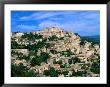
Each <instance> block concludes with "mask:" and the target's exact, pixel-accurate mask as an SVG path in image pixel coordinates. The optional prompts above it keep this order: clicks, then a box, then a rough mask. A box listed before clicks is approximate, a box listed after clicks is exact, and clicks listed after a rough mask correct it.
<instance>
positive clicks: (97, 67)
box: [90, 62, 100, 74]
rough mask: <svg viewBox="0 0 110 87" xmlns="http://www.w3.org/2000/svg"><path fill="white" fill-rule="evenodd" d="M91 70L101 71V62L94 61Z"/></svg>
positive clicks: (96, 72) (97, 72)
mask: <svg viewBox="0 0 110 87" xmlns="http://www.w3.org/2000/svg"><path fill="white" fill-rule="evenodd" d="M90 70H91V72H94V73H95V74H99V73H100V64H99V63H97V62H93V63H92V65H91V68H90Z"/></svg>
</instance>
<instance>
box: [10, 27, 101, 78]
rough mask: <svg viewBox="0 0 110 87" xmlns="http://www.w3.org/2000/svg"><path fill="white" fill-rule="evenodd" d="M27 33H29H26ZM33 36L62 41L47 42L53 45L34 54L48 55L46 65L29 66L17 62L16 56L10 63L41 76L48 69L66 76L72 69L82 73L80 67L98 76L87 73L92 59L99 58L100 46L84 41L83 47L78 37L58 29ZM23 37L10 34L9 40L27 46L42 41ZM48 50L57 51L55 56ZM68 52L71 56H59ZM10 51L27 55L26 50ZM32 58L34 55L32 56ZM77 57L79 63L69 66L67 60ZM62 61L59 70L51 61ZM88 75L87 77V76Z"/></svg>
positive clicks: (43, 31)
mask: <svg viewBox="0 0 110 87" xmlns="http://www.w3.org/2000/svg"><path fill="white" fill-rule="evenodd" d="M28 33H29V32H28ZM32 33H33V34H34V35H35V34H38V35H43V38H49V37H50V36H53V35H56V37H58V38H60V37H64V38H63V40H57V41H49V40H47V43H50V44H51V43H52V44H53V45H52V46H51V47H50V48H45V47H42V48H41V49H39V50H38V52H36V54H37V55H40V53H41V52H47V53H49V55H50V58H48V59H47V63H45V62H42V63H41V64H40V66H39V65H36V66H34V67H33V66H31V65H30V62H26V60H24V59H23V60H18V59H17V58H16V56H12V61H13V62H12V63H13V64H17V65H19V64H20V63H22V64H24V65H25V66H27V67H30V69H32V70H35V72H37V73H39V74H41V76H42V75H43V72H44V70H49V67H53V68H54V69H55V70H61V71H65V70H66V71H69V73H68V76H69V75H72V70H73V69H74V70H75V72H77V71H83V70H85V69H82V65H86V68H88V73H90V74H89V75H90V76H99V74H94V73H92V72H91V71H89V66H88V65H90V64H91V63H92V62H91V59H92V58H94V57H95V58H99V56H100V46H99V44H94V45H92V42H87V41H85V42H84V44H83V45H80V42H81V38H80V36H78V35H75V34H74V33H72V32H65V31H64V30H63V29H61V28H59V27H51V28H45V29H43V30H39V31H36V32H32ZM22 35H24V33H20V32H17V33H12V36H11V38H14V39H15V41H16V42H17V43H18V44H23V45H28V44H29V43H31V44H36V45H37V42H38V41H42V39H39V40H35V41H34V42H33V41H28V40H21V39H22V38H21V36H22ZM50 50H55V51H57V53H56V54H53V53H51V52H50ZM66 50H70V51H71V52H72V53H73V54H72V55H70V56H65V55H61V52H62V51H66ZM12 51H15V52H18V53H23V55H29V53H30V52H29V50H28V49H12ZM33 56H34V55H33ZM74 57H77V58H78V59H80V62H79V63H75V64H69V60H70V59H71V58H74ZM60 60H61V61H62V64H66V67H65V68H61V65H60V64H54V63H53V61H60ZM89 75H88V76H89ZM63 76H64V75H63V74H60V75H59V77H63Z"/></svg>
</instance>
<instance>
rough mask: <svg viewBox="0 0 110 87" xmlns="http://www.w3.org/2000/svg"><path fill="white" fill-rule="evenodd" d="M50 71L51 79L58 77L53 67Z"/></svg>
mask: <svg viewBox="0 0 110 87" xmlns="http://www.w3.org/2000/svg"><path fill="white" fill-rule="evenodd" d="M49 71H50V76H51V77H58V73H57V71H56V70H55V69H54V68H53V67H51V68H50V70H49Z"/></svg>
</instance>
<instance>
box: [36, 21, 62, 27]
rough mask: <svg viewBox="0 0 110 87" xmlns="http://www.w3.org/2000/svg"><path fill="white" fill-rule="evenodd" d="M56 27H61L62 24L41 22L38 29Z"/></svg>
mask: <svg viewBox="0 0 110 87" xmlns="http://www.w3.org/2000/svg"><path fill="white" fill-rule="evenodd" d="M55 25H57V26H60V23H58V22H53V21H43V22H41V23H40V24H39V25H38V27H39V28H45V27H52V26H55Z"/></svg>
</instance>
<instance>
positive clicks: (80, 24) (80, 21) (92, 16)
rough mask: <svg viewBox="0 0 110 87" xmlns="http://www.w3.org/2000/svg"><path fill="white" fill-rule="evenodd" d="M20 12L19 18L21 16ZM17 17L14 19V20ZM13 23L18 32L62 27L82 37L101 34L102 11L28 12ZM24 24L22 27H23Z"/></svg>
mask: <svg viewBox="0 0 110 87" xmlns="http://www.w3.org/2000/svg"><path fill="white" fill-rule="evenodd" d="M19 14H20V13H19V12H18V14H17V15H18V16H19ZM15 18H16V17H15V16H14V18H12V19H13V20H14V19H15ZM13 20H12V23H13V22H14V23H15V22H16V23H15V24H12V25H13V26H17V28H15V29H18V30H23V31H30V30H36V29H43V28H45V27H51V26H55V25H57V26H60V27H62V28H63V29H64V30H66V31H72V32H76V33H79V34H81V35H84V34H85V35H89V34H90V35H95V34H100V31H99V30H100V11H95V10H94V11H34V12H30V11H26V14H25V12H24V14H23V13H22V15H20V16H19V20H20V21H18V20H17V21H16V19H15V20H14V21H13ZM21 24H22V25H21Z"/></svg>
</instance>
